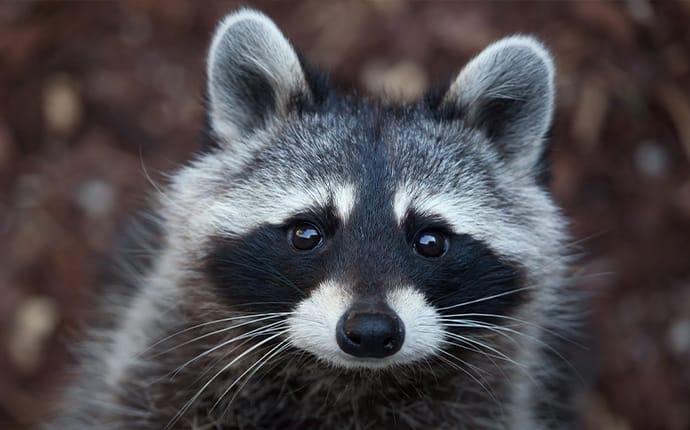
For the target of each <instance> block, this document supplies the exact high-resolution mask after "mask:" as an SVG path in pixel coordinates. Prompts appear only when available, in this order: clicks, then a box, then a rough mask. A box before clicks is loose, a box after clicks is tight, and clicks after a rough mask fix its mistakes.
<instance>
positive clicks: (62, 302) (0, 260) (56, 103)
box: [0, 0, 690, 430]
mask: <svg viewBox="0 0 690 430" xmlns="http://www.w3.org/2000/svg"><path fill="white" fill-rule="evenodd" d="M257 6H258V7H260V8H261V9H263V10H265V11H266V12H267V13H268V14H269V15H271V16H272V17H273V18H274V19H275V20H276V21H277V22H278V24H279V25H280V26H281V27H282V28H283V29H284V30H285V32H286V34H288V35H289V37H290V38H291V40H292V41H293V42H294V43H295V45H296V46H297V47H298V48H299V49H300V50H302V51H303V52H304V53H305V54H306V56H307V57H308V58H309V59H311V60H312V61H313V62H314V63H316V64H317V65H319V66H321V67H323V68H327V69H330V70H331V72H332V75H333V80H334V81H335V82H337V83H340V84H343V85H346V86H354V87H358V88H361V89H366V90H368V91H372V92H374V93H382V92H385V93H386V94H388V95H389V96H390V97H397V98H403V99H405V98H410V97H415V96H417V95H419V94H420V93H421V92H423V91H424V90H425V89H426V88H427V87H428V86H429V85H430V84H432V83H434V82H435V81H437V80H438V79H441V78H446V77H449V76H451V74H452V73H453V72H454V71H457V70H458V69H459V68H460V67H461V66H462V64H464V63H465V62H466V61H467V60H468V58H469V57H470V56H471V55H472V54H473V53H476V52H477V51H478V50H480V49H481V48H483V47H484V46H485V45H486V44H488V43H489V42H491V41H492V40H494V39H496V38H498V37H500V36H502V35H506V34H511V33H516V32H527V33H534V34H536V35H538V36H540V37H541V38H542V39H543V40H544V41H545V42H546V43H547V45H548V46H549V47H550V48H551V49H552V50H553V52H554V54H555V56H556V59H557V63H558V69H559V74H558V90H559V96H558V113H557V116H556V120H555V126H554V129H553V132H552V135H553V141H554V144H555V149H554V152H553V162H554V182H553V192H554V194H555V197H556V198H557V200H558V201H559V202H560V203H561V204H562V205H563V206H564V208H565V211H566V212H567V213H568V215H570V216H571V217H572V219H573V224H572V232H573V235H574V237H575V238H576V240H577V242H576V245H577V246H579V247H580V248H581V250H582V251H583V258H582V259H581V265H582V268H581V270H580V271H579V275H578V283H579V285H580V288H581V289H582V291H583V292H584V293H586V294H592V297H593V298H592V299H591V300H590V301H589V305H588V311H589V313H588V314H587V315H585V324H584V327H583V330H584V331H585V332H588V333H589V338H588V340H587V342H586V343H587V344H588V350H586V351H581V352H579V353H577V354H576V356H575V357H574V358H573V363H574V364H575V366H577V367H578V368H579V369H580V373H581V375H582V379H583V382H582V387H581V391H582V395H581V400H580V402H579V404H578V408H579V411H580V416H581V417H582V419H583V423H584V427H585V428H588V429H621V430H623V429H677V430H683V429H687V428H690V365H689V364H688V363H690V246H688V241H689V239H690V168H689V166H690V26H689V25H688V23H690V2H663V3H659V4H651V3H650V2H648V1H646V0H629V1H627V2H621V3H597V2H578V3H562V2H557V4H550V3H504V2H487V3H466V2H457V3H452V2H438V3H407V2H402V1H401V2H398V1H393V0H390V1H389V0H376V1H369V2H353V3H339V2H323V1H319V0H313V1H306V2H299V3H292V2H281V3H277V2H270V3H266V4H258V5H257ZM233 7H235V5H234V4H228V3H217V2H188V1H165V2H162V1H153V0H148V1H124V2H117V3H115V2H112V3H111V2H69V3H55V2H49V3H48V2H46V3H31V2H2V3H0V244H1V245H0V297H1V298H2V299H0V321H1V325H0V428H3V429H24V428H28V427H31V426H32V425H33V424H34V423H35V422H36V421H37V420H39V419H40V417H41V416H42V415H43V414H44V413H45V412H46V410H47V408H48V407H49V405H50V403H51V401H52V398H53V397H54V395H55V393H56V391H55V388H56V387H57V386H58V385H59V384H60V382H61V381H62V380H63V379H64V375H65V368H66V365H67V364H68V363H70V362H72V361H73V358H72V357H71V356H70V355H69V354H68V352H67V349H66V347H65V343H66V342H65V341H66V340H69V339H72V338H74V337H76V336H75V335H74V333H75V331H76V330H75V328H76V327H78V322H79V321H82V320H84V319H87V320H88V316H89V312H90V310H91V309H93V303H94V297H93V296H94V295H97V291H98V289H97V285H102V284H103V282H102V279H101V277H100V276H101V275H102V274H103V273H106V272H107V271H108V270H107V269H108V268H107V267H103V266H104V265H103V262H104V261H107V260H105V259H104V258H103V256H104V255H106V254H107V253H108V252H109V251H110V250H111V249H113V247H117V238H118V236H119V235H118V234H117V232H118V231H119V230H118V229H119V227H120V226H121V223H122V220H123V219H124V217H125V216H126V215H127V214H128V213H131V211H132V210H133V208H135V207H137V206H138V205H139V204H140V201H141V200H142V199H143V197H144V196H145V194H146V190H150V189H151V188H152V187H151V185H150V184H149V181H148V180H147V172H148V174H149V175H150V176H152V177H153V180H155V181H159V180H162V176H161V175H160V174H159V173H157V172H159V171H161V170H168V169H171V168H174V167H175V166H176V165H178V164H179V163H180V162H182V161H183V160H185V159H187V158H188V157H189V155H190V153H191V152H192V151H193V150H194V149H195V148H196V142H197V131H198V129H199V128H200V126H201V122H202V118H203V114H202V94H203V79H204V76H203V70H204V55H205V50H206V46H207V44H208V41H209V37H210V34H211V32H212V29H213V26H214V24H215V22H216V21H217V19H218V18H219V17H221V16H222V14H223V13H225V12H227V11H228V10H230V9H232V8H233Z"/></svg>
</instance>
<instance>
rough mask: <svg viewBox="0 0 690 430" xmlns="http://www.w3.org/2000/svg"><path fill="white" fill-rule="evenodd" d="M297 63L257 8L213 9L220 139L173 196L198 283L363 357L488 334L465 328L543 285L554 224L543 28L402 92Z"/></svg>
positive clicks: (180, 236)
mask: <svg viewBox="0 0 690 430" xmlns="http://www.w3.org/2000/svg"><path fill="white" fill-rule="evenodd" d="M305 70H306V68H305V67H303V65H302V63H301V62H300V60H299V59H298V56H297V55H296V54H295V52H294V50H293V49H292V47H291V46H290V44H289V43H288V41H287V40H286V39H285V37H284V36H283V35H282V34H281V33H280V31H279V30H278V29H277V28H276V26H275V25H274V24H273V22H271V21H270V20H269V19H268V18H267V17H265V16H263V15H261V14H259V13H257V12H253V11H249V10H243V11H240V12H238V13H235V14H233V15H230V16H229V17H227V18H226V19H225V20H224V21H223V22H222V23H221V24H220V26H219V28H218V30H217V32H216V35H215V37H214V39H213V42H212V45H211V49H210V52H209V57H208V71H207V72H208V108H209V112H208V113H209V124H210V128H211V134H212V136H213V139H214V145H213V147H211V148H210V149H208V150H207V151H206V152H205V153H204V154H203V155H201V156H200V157H199V158H198V159H197V160H196V161H195V162H193V163H192V164H191V165H190V166H188V167H187V168H185V169H183V170H182V172H180V174H179V175H177V176H176V177H175V178H174V183H173V186H172V194H171V196H172V197H171V199H170V201H171V203H170V204H168V205H167V206H168V207H167V209H166V217H167V219H168V223H169V224H170V225H171V231H172V233H173V236H174V239H173V240H174V241H175V244H176V246H178V247H179V248H180V249H181V250H183V251H184V252H186V253H187V255H191V256H192V259H193V260H194V261H196V262H197V266H196V267H195V269H198V271H199V272H201V273H202V276H203V279H204V281H203V282H202V284H203V287H202V286H198V285H197V286H196V287H195V288H208V289H209V290H210V291H212V292H213V296H212V297H214V298H215V299H214V300H215V303H214V305H215V306H219V307H221V308H222V309H225V311H226V312H227V314H228V315H230V314H234V313H238V312H240V313H248V314H250V313H251V314H255V315H262V314H265V315H273V316H274V317H275V318H277V320H270V321H271V323H273V324H274V327H277V328H280V330H278V329H277V328H276V330H274V331H271V332H266V333H271V334H274V333H275V335H273V338H274V340H273V341H274V342H276V343H277V342H279V341H281V340H282V341H284V342H285V345H288V346H289V347H291V348H297V349H300V350H303V351H307V352H308V353H310V354H311V355H313V356H314V357H316V358H317V359H319V360H322V361H325V362H327V363H329V364H332V365H336V366H340V367H346V368H371V369H378V368H385V367H389V366H391V365H396V364H408V363H413V362H416V361H419V360H422V359H425V358H429V357H441V356H443V354H445V353H446V351H447V350H448V349H452V348H457V347H458V346H462V345H464V346H465V347H466V349H477V348H481V347H480V346H479V345H481V342H474V341H473V340H472V339H473V336H475V335H480V336H481V335H482V334H484V335H486V333H484V332H483V331H482V330H485V329H486V330H491V328H492V327H499V326H500V325H501V324H504V323H505V322H506V321H508V322H510V321H513V320H518V318H517V316H520V315H521V312H523V313H524V312H534V309H537V308H538V306H537V304H539V303H541V304H543V303H544V302H546V301H548V300H550V297H551V295H553V292H552V291H551V289H550V287H549V285H548V283H549V282H550V280H551V279H554V277H555V276H556V275H557V272H558V270H559V265H558V264H556V263H557V261H558V257H559V250H560V244H561V240H562V233H561V225H563V222H562V220H561V219H560V217H559V215H558V212H557V210H556V209H555V207H554V206H553V204H552V203H551V200H550V199H549V197H548V194H547V193H546V192H545V191H544V189H543V186H542V185H540V184H539V180H538V179H539V176H540V159H541V157H542V155H543V152H544V149H543V144H542V139H543V136H544V134H545V133H546V131H547V129H548V127H549V125H550V121H551V115H552V106H553V98H554V96H553V93H554V91H553V73H554V72H553V64H552V60H551V58H550V56H549V55H548V53H547V52H546V51H545V50H544V48H543V47H542V46H541V45H540V44H539V43H538V42H536V41H534V40H533V39H530V38H526V37H511V38H507V39H504V40H502V41H500V42H498V43H495V44H493V45H491V46H490V47H488V48H487V49H486V50H485V51H484V52H482V53H481V54H480V55H478V56H477V57H475V58H474V59H473V60H472V61H471V62H470V63H469V64H468V65H467V66H466V67H465V69H464V70H463V71H462V72H461V73H460V74H459V75H458V76H457V78H456V79H455V80H454V81H453V82H452V83H451V84H450V86H449V87H448V88H447V90H446V91H445V92H444V93H442V94H441V95H440V96H439V97H429V98H428V99H427V100H425V101H423V102H419V103H418V104H415V105H407V106H402V107H401V106H387V105H381V104H378V103H374V102H370V101H366V100H358V99H354V98H347V97H341V96H338V95H337V94H335V93H334V92H332V91H331V90H329V89H327V88H325V86H324V85H323V84H322V83H321V81H319V79H317V78H314V77H312V76H310V75H309V74H308V73H307V72H306V71H305ZM511 318H512V319H511ZM529 318H530V319H531V320H537V319H538V315H536V314H534V315H530V316H529ZM276 339H277V340H276Z"/></svg>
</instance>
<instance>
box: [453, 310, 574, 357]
mask: <svg viewBox="0 0 690 430" xmlns="http://www.w3.org/2000/svg"><path fill="white" fill-rule="evenodd" d="M453 317H489V318H499V319H504V320H510V321H516V322H519V323H521V324H525V325H529V326H533V327H537V328H539V329H540V330H543V331H544V332H546V333H549V334H551V335H553V336H556V337H558V338H559V339H561V340H563V341H565V342H568V343H570V344H573V345H575V346H578V347H580V348H583V349H586V347H585V346H584V345H582V344H581V343H579V342H576V341H574V340H572V339H570V338H568V337H566V336H564V335H562V334H560V333H558V332H556V331H555V330H551V329H549V328H548V327H544V326H543V325H541V324H537V323H535V322H532V321H526V320H523V319H520V318H516V317H512V316H508V315H497V314H482V313H467V314H454V315H444V317H443V318H441V319H440V321H445V320H446V319H451V318H453Z"/></svg>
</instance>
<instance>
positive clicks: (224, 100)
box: [207, 9, 310, 141]
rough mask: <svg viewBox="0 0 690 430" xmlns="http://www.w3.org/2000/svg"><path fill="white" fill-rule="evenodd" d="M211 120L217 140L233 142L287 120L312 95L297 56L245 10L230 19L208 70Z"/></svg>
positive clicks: (264, 21) (264, 20)
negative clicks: (279, 118) (297, 103)
mask: <svg viewBox="0 0 690 430" xmlns="http://www.w3.org/2000/svg"><path fill="white" fill-rule="evenodd" d="M207 78H208V88H207V95H208V109H209V112H208V115H209V122H210V126H211V129H212V131H213V132H214V134H215V135H216V137H217V138H219V139H221V140H224V141H232V140H234V139H237V138H241V137H245V136H247V135H249V134H251V133H252V132H254V131H256V130H257V129H260V128H261V127H264V126H265V125H266V124H267V123H268V122H269V121H270V120H271V118H275V117H276V116H284V115H287V113H288V111H289V109H290V106H291V103H292V102H293V101H294V100H295V98H296V97H302V98H307V99H308V98H309V97H310V91H309V88H308V86H307V84H306V81H305V77H304V72H303V70H302V67H301V65H300V62H299V59H298V57H297V54H296V52H295V51H294V49H293V48H292V46H291V45H290V43H289V42H288V41H287V39H286V38H285V36H283V34H282V33H281V32H280V30H279V29H278V27H276V25H275V24H274V23H273V21H271V20H270V19H269V18H268V17H267V16H265V15H264V14H262V13H260V12H257V11H254V10H250V9H243V10H240V11H238V12H235V13H233V14H230V15H228V16H226V17H225V18H224V19H223V20H222V21H221V23H220V24H219V25H218V28H217V30H216V33H215V35H214V37H213V41H212V42H211V48H210V49H209V53H208V64H207Z"/></svg>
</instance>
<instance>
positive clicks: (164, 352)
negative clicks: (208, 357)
mask: <svg viewBox="0 0 690 430" xmlns="http://www.w3.org/2000/svg"><path fill="white" fill-rule="evenodd" d="M274 318H277V317H276V316H269V317H262V318H257V319H253V320H249V321H244V322H242V323H240V324H235V325H231V326H230V327H223V328H221V329H218V330H214V331H211V332H209V333H205V334H202V335H201V336H197V337H195V338H193V339H190V340H187V341H185V342H182V343H179V344H177V345H175V346H174V347H172V348H169V349H166V350H165V351H161V352H159V353H156V354H154V355H153V356H152V357H153V358H155V357H160V356H161V355H164V354H167V353H169V352H171V351H175V350H176V349H178V348H181V347H183V346H186V345H189V344H190V343H194V342H198V341H200V340H202V339H206V338H207V337H210V336H214V335H217V334H220V333H225V332H227V331H230V330H234V329H236V328H239V327H244V326H246V325H250V324H255V323H258V322H261V321H265V320H270V319H274ZM280 322H283V321H282V320H280V321H276V322H275V323H271V325H275V324H276V323H280ZM271 325H264V326H263V327H270V326H271ZM249 333H251V331H250V332H249ZM247 334H248V333H247Z"/></svg>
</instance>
